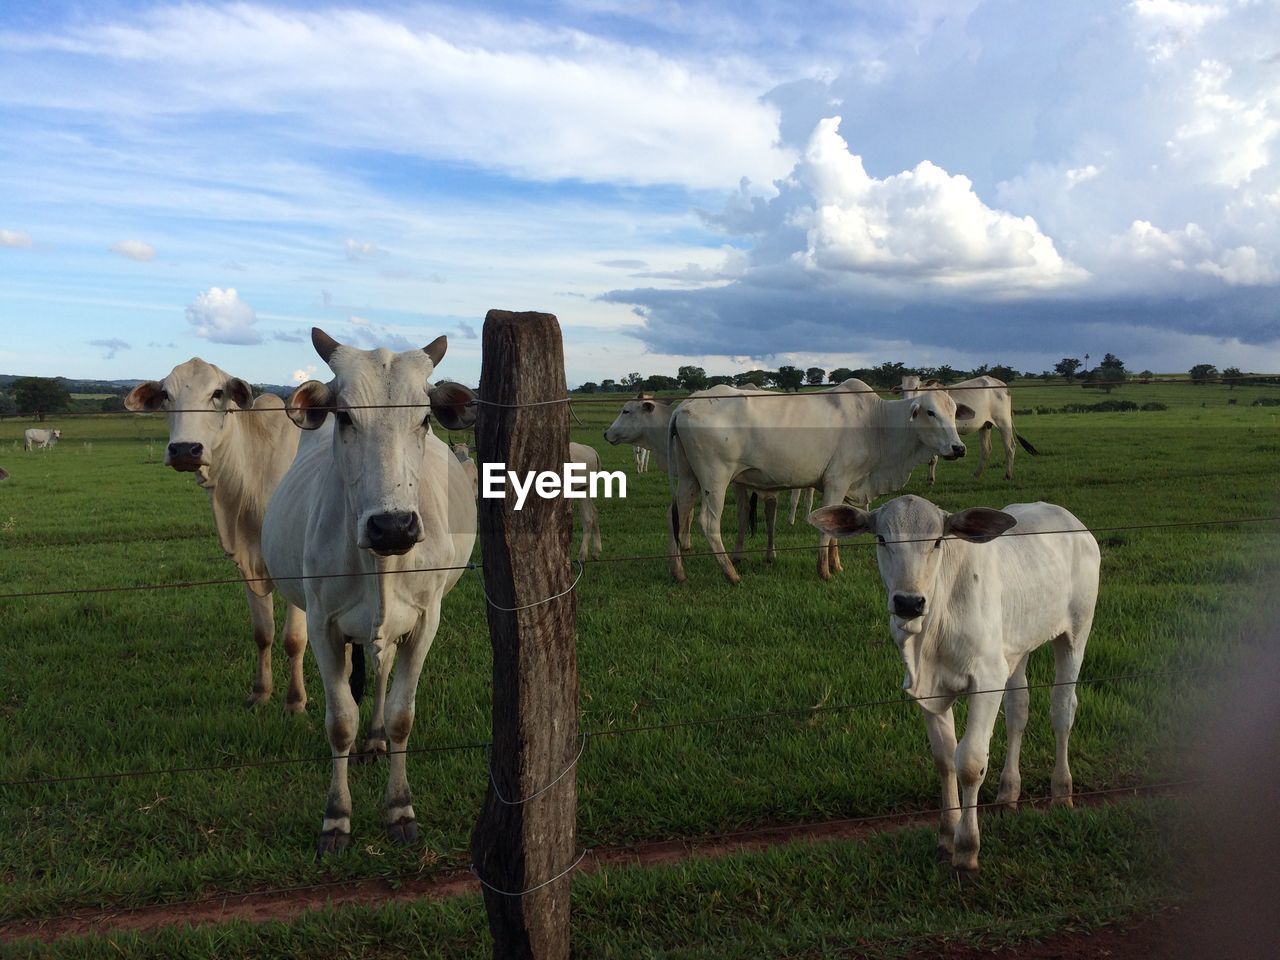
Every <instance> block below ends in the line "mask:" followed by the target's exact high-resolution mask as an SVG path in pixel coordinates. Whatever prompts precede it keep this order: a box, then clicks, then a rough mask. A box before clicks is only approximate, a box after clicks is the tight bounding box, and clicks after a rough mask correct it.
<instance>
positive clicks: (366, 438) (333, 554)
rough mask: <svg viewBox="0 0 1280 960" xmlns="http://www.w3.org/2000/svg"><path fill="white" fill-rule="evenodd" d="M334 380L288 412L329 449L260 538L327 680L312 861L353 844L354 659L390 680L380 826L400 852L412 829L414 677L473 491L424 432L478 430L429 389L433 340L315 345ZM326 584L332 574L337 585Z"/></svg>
mask: <svg viewBox="0 0 1280 960" xmlns="http://www.w3.org/2000/svg"><path fill="white" fill-rule="evenodd" d="M311 341H312V344H313V345H314V346H315V349H316V352H317V353H318V354H319V355H320V358H321V359H322V360H324V361H325V363H327V364H328V365H329V368H330V369H331V370H332V371H333V379H332V380H331V381H330V382H329V383H327V384H324V383H320V382H318V381H315V380H309V381H307V382H306V383H304V384H302V386H300V387H298V389H297V390H295V391H294V392H293V395H292V396H291V397H290V398H289V404H288V407H289V416H290V417H291V418H292V419H293V420H294V422H295V423H297V424H298V426H300V427H302V428H303V429H304V430H315V429H317V428H318V427H320V426H322V425H323V424H324V423H325V422H326V421H327V420H329V419H330V416H329V415H330V413H331V412H332V414H333V416H332V419H333V420H335V421H336V422H337V426H336V428H335V429H334V431H333V435H332V439H329V440H327V442H323V443H317V444H312V445H309V447H308V448H306V449H304V450H303V451H302V452H301V453H300V454H299V456H298V458H297V460H295V461H294V463H293V465H292V466H291V467H290V468H289V472H288V473H287V474H286V475H285V477H284V479H283V480H282V481H281V482H280V486H279V489H278V490H277V491H276V496H275V497H273V498H272V500H271V505H270V506H269V507H268V509H267V515H266V519H265V522H264V524H263V531H262V546H263V553H264V555H265V556H266V560H267V565H268V566H269V567H270V568H271V570H272V571H273V572H274V573H275V574H276V575H277V576H280V577H284V576H289V577H291V578H303V579H289V580H287V581H285V580H282V581H281V582H280V592H281V593H283V594H284V595H285V596H286V597H288V598H289V601H290V602H291V603H293V604H294V605H296V606H299V607H302V608H304V609H305V610H306V614H307V636H308V640H309V642H310V645H311V649H312V650H313V651H314V653H315V657H316V662H317V663H318V664H319V666H320V675H321V677H322V678H323V680H324V693H325V730H326V732H327V734H328V737H329V745H330V748H331V753H332V756H333V768H332V777H331V780H330V786H329V794H328V799H327V801H326V803H325V813H324V822H323V824H322V826H321V832H320V841H319V846H318V852H319V854H320V855H322V856H323V855H324V854H327V853H331V852H335V851H339V850H343V849H345V848H346V847H347V846H349V845H350V842H351V793H350V790H349V789H348V785H347V762H348V757H349V755H350V753H351V748H352V746H353V745H354V744H355V741H356V734H357V724H358V722H359V719H360V713H359V708H358V706H357V703H356V700H355V697H354V696H353V691H352V690H351V689H350V688H349V686H348V684H349V678H350V673H351V670H352V661H353V660H354V659H356V658H358V657H361V656H363V655H362V654H361V653H360V652H359V651H356V653H355V655H354V656H353V654H352V651H351V645H353V644H354V645H365V646H368V647H372V648H373V650H374V653H375V657H376V661H377V665H378V684H379V689H383V688H385V686H386V682H387V678H388V676H389V675H390V673H391V665H392V662H393V661H394V662H395V676H394V677H392V678H391V690H390V693H389V694H388V695H387V696H386V701H385V704H386V706H385V724H384V726H383V728H382V729H379V728H378V727H377V726H376V725H377V724H379V723H383V721H384V717H383V716H382V715H381V709H380V707H379V706H378V705H375V716H374V724H375V727H374V729H372V730H371V732H370V739H371V740H385V741H386V742H387V744H388V745H389V747H390V749H389V751H388V757H387V759H388V766H389V770H388V777H387V789H386V793H385V801H384V803H385V814H386V822H387V827H388V830H389V832H390V834H391V837H392V839H393V840H395V841H396V842H398V843H409V842H412V841H413V840H414V839H415V838H416V837H417V835H418V823H417V819H416V816H415V813H414V809H413V804H412V800H411V797H410V792H409V782H408V780H407V778H406V776H405V751H406V749H407V747H408V741H409V734H410V732H411V731H412V729H413V716H414V701H415V697H416V695H417V690H418V677H419V675H420V674H421V672H422V665H423V662H424V661H425V660H426V656H427V651H428V650H429V649H430V648H431V644H432V641H433V640H434V639H435V636H436V631H437V630H438V629H439V626H440V602H441V600H442V599H443V598H444V595H445V594H446V593H448V592H449V591H450V590H451V589H453V586H454V585H455V584H456V583H457V582H458V580H459V579H460V578H461V577H462V574H463V570H464V569H465V565H466V563H467V561H468V560H469V558H470V556H471V549H472V547H473V545H474V544H475V539H476V503H475V498H474V497H473V495H472V492H471V482H470V480H468V478H467V474H466V471H464V470H463V468H462V464H461V463H459V462H458V460H457V458H456V457H455V456H454V455H453V454H451V453H450V451H449V447H448V446H447V445H446V444H445V443H444V441H442V440H440V439H438V438H437V437H436V436H435V435H434V434H433V433H432V432H431V426H432V424H433V423H438V424H439V425H440V426H442V427H444V428H445V429H449V430H460V429H464V428H465V427H467V426H469V425H470V423H471V421H472V420H473V419H474V417H473V415H472V413H471V411H472V409H474V408H473V407H471V406H470V404H471V403H472V402H473V401H474V398H475V395H474V394H473V393H472V392H471V391H470V390H468V389H467V388H466V387H463V386H461V385H460V384H456V383H442V384H440V385H439V386H433V385H432V383H431V380H430V378H431V375H432V374H433V373H434V371H435V369H436V365H437V364H438V363H439V362H440V360H441V358H442V357H443V356H444V353H445V349H446V346H447V341H446V340H445V338H444V337H439V338H437V339H436V340H434V341H433V342H432V343H431V344H429V345H428V346H426V347H424V348H423V349H422V350H410V351H407V352H405V353H392V352H391V351H389V350H359V349H357V348H355V347H350V346H345V345H342V344H339V343H338V342H336V341H335V340H334V339H333V338H332V337H330V336H328V334H326V333H325V332H324V331H323V330H320V329H319V328H315V329H313V330H312V331H311ZM335 574H338V575H337V576H335Z"/></svg>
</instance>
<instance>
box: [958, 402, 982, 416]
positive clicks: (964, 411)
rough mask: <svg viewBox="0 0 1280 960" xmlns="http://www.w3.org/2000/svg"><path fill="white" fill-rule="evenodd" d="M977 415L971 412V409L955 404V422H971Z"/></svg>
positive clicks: (961, 404)
mask: <svg viewBox="0 0 1280 960" xmlns="http://www.w3.org/2000/svg"><path fill="white" fill-rule="evenodd" d="M976 416H977V414H976V413H974V412H973V407H968V406H965V405H964V404H963V403H957V404H956V419H957V420H972V419H973V418H974V417H976Z"/></svg>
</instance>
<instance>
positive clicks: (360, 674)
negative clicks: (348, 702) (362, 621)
mask: <svg viewBox="0 0 1280 960" xmlns="http://www.w3.org/2000/svg"><path fill="white" fill-rule="evenodd" d="M347 685H348V686H350V687H351V696H352V698H353V699H354V700H355V702H356V703H357V704H358V703H359V702H360V698H361V697H363V696H364V644H363V643H353V644H351V677H350V679H348V680H347Z"/></svg>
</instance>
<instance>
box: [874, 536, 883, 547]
mask: <svg viewBox="0 0 1280 960" xmlns="http://www.w3.org/2000/svg"><path fill="white" fill-rule="evenodd" d="M876 543H877V544H878V545H879V546H882V547H883V546H884V537H882V536H880V534H878V533H877V534H876Z"/></svg>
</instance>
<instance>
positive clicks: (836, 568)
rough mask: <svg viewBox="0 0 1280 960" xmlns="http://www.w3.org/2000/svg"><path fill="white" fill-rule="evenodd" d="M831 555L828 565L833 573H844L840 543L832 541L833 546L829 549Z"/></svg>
mask: <svg viewBox="0 0 1280 960" xmlns="http://www.w3.org/2000/svg"><path fill="white" fill-rule="evenodd" d="M827 549H828V550H829V551H830V553H831V555H830V556H829V557H828V558H827V563H828V565H829V566H830V567H831V572H832V573H842V572H843V571H844V564H843V563H841V562H840V541H839V540H832V541H831V546H830V547H828V548H827Z"/></svg>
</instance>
